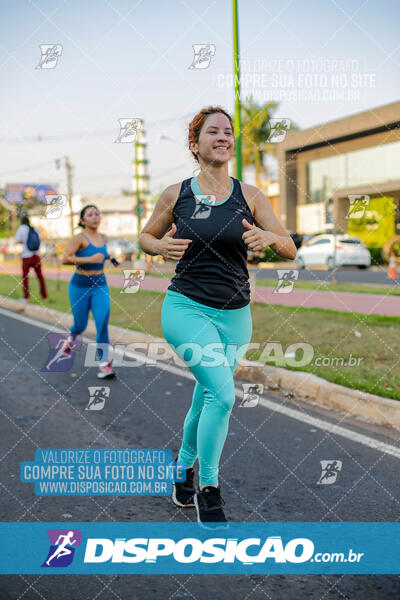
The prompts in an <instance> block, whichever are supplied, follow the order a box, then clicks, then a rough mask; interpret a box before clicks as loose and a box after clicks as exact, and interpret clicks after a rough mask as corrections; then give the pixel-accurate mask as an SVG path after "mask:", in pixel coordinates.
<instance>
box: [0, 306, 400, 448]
mask: <svg viewBox="0 0 400 600" xmlns="http://www.w3.org/2000/svg"><path fill="white" fill-rule="evenodd" d="M0 314H3V315H4V316H6V317H10V318H12V319H16V320H18V321H22V322H23V323H28V324H29V325H33V326H34V327H39V328H41V329H46V330H47V331H48V332H52V331H54V332H56V333H67V332H66V331H65V329H61V328H60V327H55V326H53V325H50V324H49V323H43V322H41V321H35V320H34V319H32V318H30V317H27V316H25V315H21V314H19V313H14V312H12V311H9V310H6V309H4V308H0ZM81 337H82V341H83V342H84V343H85V344H88V343H89V342H93V341H94V340H92V339H91V338H88V337H86V336H81ZM115 354H119V355H125V356H127V357H129V358H133V359H135V360H140V361H141V362H142V363H143V364H146V363H150V364H149V365H148V366H151V367H154V368H157V369H163V370H164V371H167V372H168V373H172V374H174V375H177V376H178V377H185V378H186V379H192V380H195V378H194V376H193V375H192V373H191V372H190V371H189V370H183V369H181V368H179V367H174V366H172V365H169V364H166V363H163V362H160V361H159V362H158V363H157V364H156V365H155V364H154V359H147V357H146V356H145V355H144V354H141V353H137V352H125V353H122V352H121V351H116V352H115ZM235 390H236V393H237V395H238V396H239V397H240V398H242V396H243V391H242V390H241V389H240V388H238V387H235ZM259 405H261V406H264V407H265V408H268V409H269V410H271V411H275V412H278V413H281V414H282V415H285V416H286V417H290V418H291V419H296V420H297V421H301V422H302V423H307V424H308V425H312V426H313V427H317V428H318V429H321V430H322V431H327V432H328V433H329V434H331V435H339V436H341V437H344V438H346V439H348V440H350V441H352V442H358V443H359V444H362V445H363V446H367V447H368V448H372V449H373V450H378V451H379V452H384V453H385V454H389V455H391V456H394V457H396V458H400V448H397V447H396V446H392V445H391V444H387V443H385V442H381V441H379V440H376V439H375V438H373V437H370V436H368V435H364V434H363V433H358V432H356V431H354V430H352V429H347V428H346V427H342V426H341V425H337V424H335V423H330V422H329V421H324V420H323V419H320V418H319V417H313V416H311V415H309V414H307V413H305V412H302V411H300V410H297V409H295V408H291V407H289V406H285V405H283V404H279V403H278V402H274V401H273V400H268V399H266V398H264V397H261V398H260V400H259Z"/></svg>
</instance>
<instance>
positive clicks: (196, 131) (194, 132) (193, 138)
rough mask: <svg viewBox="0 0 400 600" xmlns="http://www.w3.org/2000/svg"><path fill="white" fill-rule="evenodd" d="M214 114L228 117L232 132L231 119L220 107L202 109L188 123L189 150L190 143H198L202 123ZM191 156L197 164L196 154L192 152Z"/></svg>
mask: <svg viewBox="0 0 400 600" xmlns="http://www.w3.org/2000/svg"><path fill="white" fill-rule="evenodd" d="M214 113H222V114H223V115H225V116H226V117H228V119H229V122H230V124H231V127H232V131H233V121H232V117H231V116H230V114H229V113H227V112H226V111H225V110H224V109H223V108H221V106H209V107H208V108H203V109H202V110H201V111H200V112H198V113H197V115H196V116H195V117H193V119H192V121H191V122H190V123H189V136H188V141H189V149H190V142H196V143H197V142H198V141H199V137H200V131H201V128H202V127H203V125H204V121H205V120H206V119H207V117H208V116H209V115H213V114H214ZM190 152H192V150H190ZM192 154H193V156H194V158H195V159H196V160H197V162H199V159H198V158H197V156H196V154H195V153H194V152H192Z"/></svg>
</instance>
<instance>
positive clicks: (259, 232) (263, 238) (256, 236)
mask: <svg viewBox="0 0 400 600" xmlns="http://www.w3.org/2000/svg"><path fill="white" fill-rule="evenodd" d="M242 224H243V226H244V227H246V229H247V230H248V231H245V232H244V234H243V235H242V238H243V239H244V241H245V243H246V244H247V245H248V247H249V248H250V249H251V250H254V251H258V250H262V251H263V250H265V249H266V248H267V247H268V246H271V245H272V244H275V243H276V242H277V238H278V236H277V235H276V233H272V231H265V230H264V229H260V228H259V227H256V225H250V223H249V222H248V221H247V220H246V219H242Z"/></svg>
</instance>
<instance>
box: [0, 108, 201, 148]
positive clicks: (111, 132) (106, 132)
mask: <svg viewBox="0 0 400 600" xmlns="http://www.w3.org/2000/svg"><path fill="white" fill-rule="evenodd" d="M192 116H193V115H191V114H187V115H182V116H181V117H170V118H169V119H159V120H157V121H149V122H147V121H146V127H147V128H148V127H152V126H155V125H159V124H161V123H169V122H172V121H182V120H183V119H188V118H190V117H192ZM116 133H118V132H117V130H116V129H102V130H97V131H92V132H90V133H85V132H82V131H80V132H79V133H78V132H75V133H56V134H54V135H41V134H38V135H33V136H27V137H20V138H0V143H2V144H26V143H32V142H56V141H63V140H74V139H81V138H82V137H84V138H94V137H102V136H104V137H105V136H107V137H110V138H111V137H113V136H114V137H115V135H116Z"/></svg>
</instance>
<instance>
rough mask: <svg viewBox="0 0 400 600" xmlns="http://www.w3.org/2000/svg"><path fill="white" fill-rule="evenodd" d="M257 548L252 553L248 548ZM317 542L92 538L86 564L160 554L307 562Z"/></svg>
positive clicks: (190, 559) (184, 558) (184, 559)
mask: <svg viewBox="0 0 400 600" xmlns="http://www.w3.org/2000/svg"><path fill="white" fill-rule="evenodd" d="M251 547H253V550H252V552H251V554H248V550H249V549H250V548H251ZM313 553H314V544H313V542H312V541H311V540H309V539H307V538H295V539H292V540H290V541H288V542H287V544H286V545H284V544H283V542H282V538H281V537H280V536H270V537H268V538H267V539H266V540H265V541H264V542H263V540H262V539H261V538H247V539H244V540H241V541H240V542H239V541H238V540H237V539H231V538H229V539H227V538H209V539H207V540H204V541H202V540H199V539H197V538H183V539H181V540H179V541H175V540H173V539H170V538H132V539H128V540H127V539H126V538H117V539H115V540H114V541H113V540H110V539H108V538H89V539H88V540H87V543H86V551H85V557H84V562H85V563H105V562H107V561H109V560H112V562H113V563H140V562H146V563H155V562H157V559H158V558H160V557H167V556H169V557H173V558H174V560H175V561H176V562H178V563H184V564H187V563H195V562H197V561H199V562H201V563H221V562H222V563H234V562H235V561H240V562H242V563H243V564H246V565H251V564H254V563H264V562H265V561H266V560H267V559H268V558H270V559H272V560H274V561H275V562H276V563H286V562H291V563H303V562H306V561H308V560H310V558H311V557H312V556H313Z"/></svg>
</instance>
